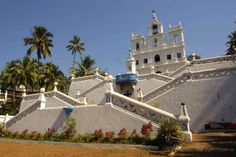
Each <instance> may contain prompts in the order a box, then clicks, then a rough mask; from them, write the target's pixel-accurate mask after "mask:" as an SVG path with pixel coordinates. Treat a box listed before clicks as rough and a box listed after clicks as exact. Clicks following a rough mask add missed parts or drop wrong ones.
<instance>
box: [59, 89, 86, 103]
mask: <svg viewBox="0 0 236 157" xmlns="http://www.w3.org/2000/svg"><path fill="white" fill-rule="evenodd" d="M55 96H56V97H57V98H59V99H61V100H64V101H65V102H67V103H69V104H71V105H73V106H78V105H83V104H82V103H81V102H80V101H78V100H76V99H75V98H72V97H70V96H69V95H66V94H64V93H62V92H59V91H56V92H55Z"/></svg>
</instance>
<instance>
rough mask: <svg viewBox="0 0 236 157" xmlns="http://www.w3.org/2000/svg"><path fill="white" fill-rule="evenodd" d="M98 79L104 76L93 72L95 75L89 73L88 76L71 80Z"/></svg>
mask: <svg viewBox="0 0 236 157" xmlns="http://www.w3.org/2000/svg"><path fill="white" fill-rule="evenodd" d="M96 78H97V79H100V80H105V77H104V76H102V75H100V74H95V75H90V76H83V77H78V78H75V79H73V80H72V82H77V81H84V80H90V79H96Z"/></svg>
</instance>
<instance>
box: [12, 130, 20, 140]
mask: <svg viewBox="0 0 236 157" xmlns="http://www.w3.org/2000/svg"><path fill="white" fill-rule="evenodd" d="M12 138H16V139H18V138H20V133H19V132H18V131H16V132H14V133H13V134H12Z"/></svg>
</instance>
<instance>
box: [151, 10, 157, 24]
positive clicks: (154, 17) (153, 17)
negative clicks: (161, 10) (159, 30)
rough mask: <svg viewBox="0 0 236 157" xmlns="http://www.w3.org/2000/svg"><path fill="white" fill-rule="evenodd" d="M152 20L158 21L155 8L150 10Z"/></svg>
mask: <svg viewBox="0 0 236 157" xmlns="http://www.w3.org/2000/svg"><path fill="white" fill-rule="evenodd" d="M152 20H155V21H158V19H157V14H156V11H155V10H152Z"/></svg>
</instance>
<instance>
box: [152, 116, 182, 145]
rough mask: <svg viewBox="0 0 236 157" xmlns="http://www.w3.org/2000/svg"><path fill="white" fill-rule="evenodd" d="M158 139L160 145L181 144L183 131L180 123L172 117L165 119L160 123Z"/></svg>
mask: <svg viewBox="0 0 236 157" xmlns="http://www.w3.org/2000/svg"><path fill="white" fill-rule="evenodd" d="M156 140H157V143H158V146H159V147H173V146H177V145H179V144H180V143H181V142H182V141H183V132H182V129H181V127H180V125H179V123H178V122H177V121H175V120H172V119H170V118H165V119H163V120H162V122H161V123H160V124H159V129H158V133H157V139H156Z"/></svg>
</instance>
